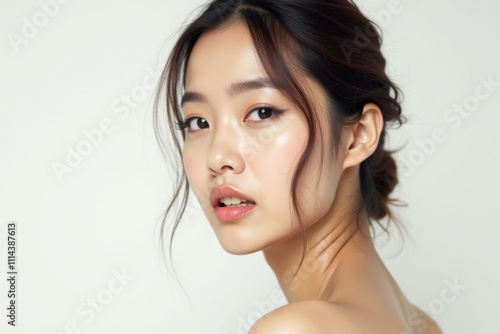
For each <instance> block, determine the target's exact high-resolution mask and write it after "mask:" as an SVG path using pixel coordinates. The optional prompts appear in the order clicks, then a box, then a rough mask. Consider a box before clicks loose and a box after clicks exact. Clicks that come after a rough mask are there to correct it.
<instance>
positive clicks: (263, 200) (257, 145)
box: [182, 23, 341, 254]
mask: <svg viewBox="0 0 500 334" xmlns="http://www.w3.org/2000/svg"><path fill="white" fill-rule="evenodd" d="M257 78H264V79H265V78H268V76H267V75H266V74H265V72H264V69H263V67H262V65H261V63H260V61H259V58H258V55H257V53H256V50H255V49H254V46H253V42H252V39H251V35H250V33H249V32H248V30H247V28H246V26H245V25H243V24H242V23H235V24H232V25H230V26H229V27H226V28H224V29H219V30H216V31H212V32H209V33H205V34H203V35H202V36H201V38H200V39H199V40H198V42H197V43H196V45H195V47H194V49H193V51H192V54H191V56H190V59H189V62H188V66H187V73H186V86H185V91H186V93H193V92H195V93H198V94H185V96H189V97H186V98H185V99H183V100H185V102H184V103H183V105H182V111H183V117H184V119H185V120H187V119H191V121H190V122H189V128H188V129H187V131H188V132H187V136H186V140H185V143H184V148H183V163H184V167H185V171H186V174H187V177H188V180H189V183H190V186H191V188H192V190H193V191H194V194H195V196H196V198H197V199H198V201H199V202H200V205H201V207H202V209H203V211H204V214H205V215H206V217H207V219H208V221H209V222H210V224H211V226H212V228H213V229H214V231H215V233H216V235H217V238H218V240H219V242H220V244H221V245H222V247H223V248H224V249H225V250H226V251H228V252H229V253H232V254H248V253H253V252H256V251H259V250H262V249H265V248H266V247H268V246H270V245H273V244H275V243H278V242H279V241H282V240H285V239H288V238H289V237H291V236H293V235H296V234H297V233H298V231H300V230H299V227H298V225H297V222H296V221H295V220H294V219H292V215H293V210H292V201H291V197H290V194H291V190H290V187H291V184H292V177H293V175H294V171H295V169H296V166H297V163H298V160H299V158H300V156H301V155H302V153H303V152H304V149H305V145H306V143H307V139H308V129H307V123H306V120H305V118H304V116H303V115H302V114H301V113H300V112H299V110H298V109H297V107H296V106H295V105H293V104H292V102H291V101H289V100H288V99H287V98H285V96H284V95H282V94H281V93H280V91H279V90H277V89H274V88H272V87H267V86H265V85H264V86H262V87H259V86H261V85H244V86H238V85H232V84H235V83H239V82H243V81H248V80H256V79H257ZM304 82H307V84H308V85H309V88H310V90H311V94H312V96H314V97H315V98H317V101H313V105H315V106H316V108H317V109H316V110H317V113H318V117H319V119H318V121H319V124H320V127H321V130H322V133H323V134H322V137H320V136H319V131H318V137H317V140H319V141H322V142H323V143H324V147H325V150H324V152H325V155H324V156H323V162H322V163H323V166H322V173H321V175H318V174H319V170H320V164H321V158H320V155H321V153H320V147H319V146H320V145H319V144H320V143H319V141H318V142H317V143H316V145H315V150H314V151H313V153H312V155H311V158H310V159H309V165H307V167H306V169H305V170H304V172H303V176H302V178H301V180H302V181H301V182H300V183H299V187H298V196H299V204H301V205H302V206H303V207H304V209H305V217H306V227H307V226H310V225H312V224H314V223H315V222H317V221H319V220H320V219H322V218H323V219H325V217H328V215H329V214H331V212H329V209H330V208H331V207H332V203H333V200H334V197H335V193H336V189H337V185H338V181H339V174H340V172H341V168H340V165H339V162H338V161H336V160H334V158H333V156H332V152H331V149H330V148H331V147H332V146H333V145H332V142H331V140H332V136H331V133H330V129H329V126H328V124H329V123H328V119H327V115H326V110H325V108H326V98H325V95H324V93H323V92H322V90H321V89H320V87H319V86H318V85H316V84H315V83H313V82H312V81H310V80H308V79H306V78H305V77H304ZM231 88H233V89H231ZM272 108H275V109H276V110H278V112H276V111H273V110H272ZM281 111H283V112H281ZM224 185H228V186H230V187H232V188H234V189H236V190H238V191H239V192H241V193H242V194H244V195H245V196H246V197H247V198H249V199H251V200H252V201H253V202H255V205H250V206H249V207H248V206H247V207H246V209H251V210H250V211H248V212H246V213H245V214H244V215H243V216H230V215H229V216H225V218H224V217H222V216H224V215H225V213H221V212H224V211H233V212H236V213H238V210H240V209H241V206H240V207H235V208H233V209H229V208H226V209H222V208H220V207H219V208H215V207H214V206H213V205H212V204H211V202H210V194H211V191H212V189H213V188H214V186H224ZM219 195H220V194H219ZM236 197H238V196H236ZM217 210H219V216H218V215H217V214H216V211H217Z"/></svg>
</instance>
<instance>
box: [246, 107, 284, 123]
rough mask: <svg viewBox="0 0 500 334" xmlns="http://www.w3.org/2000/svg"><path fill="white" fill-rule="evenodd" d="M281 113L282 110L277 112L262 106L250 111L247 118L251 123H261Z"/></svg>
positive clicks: (272, 108) (274, 109)
mask: <svg viewBox="0 0 500 334" xmlns="http://www.w3.org/2000/svg"><path fill="white" fill-rule="evenodd" d="M281 112H283V110H278V109H276V108H274V107H271V106H263V107H258V108H255V109H254V110H252V111H251V112H250V113H249V114H248V118H250V120H252V121H262V120H264V119H267V118H271V117H273V116H277V115H276V114H280V113H281Z"/></svg>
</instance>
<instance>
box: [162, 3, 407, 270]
mask: <svg viewBox="0 0 500 334" xmlns="http://www.w3.org/2000/svg"><path fill="white" fill-rule="evenodd" d="M236 20H241V21H242V22H244V23H246V25H247V27H248V29H249V31H250V33H251V36H252V39H253V42H254V44H255V48H256V50H257V53H258V55H259V57H260V60H261V62H262V64H263V66H264V69H265V71H266V72H267V74H268V75H269V78H270V79H271V81H272V82H273V84H274V85H275V86H276V87H278V89H280V91H281V92H282V93H283V94H284V95H285V96H286V97H287V98H288V99H289V100H290V101H292V102H293V103H295V105H297V106H298V108H299V110H300V111H301V112H302V113H303V114H304V116H305V118H306V120H307V126H308V129H309V140H308V142H307V145H306V148H305V150H304V153H303V155H302V157H301V159H300V160H299V162H298V165H297V169H296V171H295V174H294V177H293V182H292V186H291V199H292V203H293V209H294V211H295V213H296V215H297V217H298V218H299V224H300V227H301V232H302V236H303V237H304V236H305V229H304V227H303V224H302V222H303V219H302V216H303V214H302V208H301V207H300V206H299V205H298V199H297V194H296V190H297V186H298V183H299V178H300V176H301V173H302V171H303V170H304V168H305V167H306V165H307V161H308V159H309V157H310V154H311V152H312V150H313V147H314V145H315V142H314V138H315V136H316V131H317V130H318V129H319V127H318V124H317V121H316V117H315V116H316V114H315V112H314V110H313V108H312V106H311V104H310V101H309V99H308V97H307V95H306V94H305V91H304V87H303V86H301V84H300V83H301V82H302V81H303V80H301V79H300V76H307V77H309V78H312V79H313V80H315V81H316V82H318V83H319V84H320V85H321V87H322V88H323V89H324V91H325V93H326V96H327V98H328V101H329V110H328V112H329V118H330V125H331V126H330V127H331V130H332V134H333V138H334V141H333V143H332V148H333V152H337V150H338V148H339V146H340V144H341V141H342V139H343V138H342V136H341V129H342V127H343V126H346V125H352V124H355V123H357V122H358V121H359V120H360V118H361V114H362V110H363V106H364V105H365V104H367V103H369V102H373V103H375V104H377V105H378V106H379V108H380V109H381V111H382V113H383V118H384V128H383V130H382V133H381V136H380V140H379V144H378V147H377V149H376V150H375V152H374V153H373V154H372V155H371V156H370V157H369V158H367V159H366V160H365V161H363V162H362V163H361V165H360V184H361V201H360V202H359V203H357V206H356V208H357V209H356V211H357V217H358V219H359V214H360V212H362V210H365V212H366V214H367V216H368V219H369V222H370V226H372V223H373V222H376V223H378V224H379V225H381V226H382V228H383V229H384V230H386V227H384V226H383V225H382V224H381V223H380V221H381V220H382V219H383V218H387V220H388V221H397V218H396V217H395V215H394V214H393V213H392V212H391V210H390V208H389V204H393V205H394V204H396V203H397V202H398V201H397V200H395V199H392V198H389V194H390V193H391V192H392V191H393V189H394V187H395V186H396V184H397V182H398V177H397V167H396V163H395V161H394V159H393V158H392V156H391V153H394V151H386V150H385V149H384V141H385V128H386V125H388V124H395V123H398V125H399V126H401V125H402V124H403V123H404V122H405V121H406V119H405V118H404V117H403V116H402V115H401V105H400V101H399V99H400V95H401V92H400V90H399V88H398V87H397V86H396V85H395V84H394V83H393V82H391V80H390V79H389V78H388V76H387V74H386V72H385V65H386V61H385V58H384V56H383V55H382V53H381V43H382V40H381V36H380V32H379V30H378V27H377V26H376V25H375V24H374V23H373V22H372V21H370V20H369V19H367V18H366V17H365V16H364V15H363V14H362V13H361V11H360V10H359V9H358V7H357V6H356V5H355V4H354V3H353V2H352V1H349V0H226V1H223V0H214V1H211V2H209V3H208V4H206V5H205V7H204V8H203V10H202V13H201V14H200V15H198V17H197V18H196V19H194V20H193V21H192V22H191V23H190V24H189V25H187V27H186V28H185V29H184V30H183V31H182V33H181V35H180V37H179V38H178V40H177V42H176V43H175V45H174V47H173V50H172V52H171V54H170V56H169V58H168V61H167V64H166V66H165V68H164V70H163V73H162V75H161V78H160V83H159V89H158V92H157V95H156V100H155V114H154V116H153V121H154V125H155V133H156V136H157V139H158V141H159V142H160V145H161V147H162V150H163V152H164V154H165V155H166V156H168V152H167V145H168V144H170V145H173V148H174V150H175V151H176V154H177V156H178V157H181V155H182V150H181V144H180V143H181V140H184V139H185V133H184V132H181V136H182V138H179V137H178V134H177V133H178V131H177V130H176V129H175V124H176V123H180V122H181V121H182V114H181V112H180V107H179V96H180V94H179V90H182V88H183V87H184V84H185V73H186V66H187V62H188V59H189V56H190V54H191V51H192V50H193V47H194V45H195V43H196V42H197V40H198V39H199V37H200V36H201V35H202V34H203V33H205V32H208V31H210V30H214V29H216V28H220V27H222V26H224V25H228V24H230V23H232V22H235V21H236ZM162 106H166V109H167V110H166V113H165V112H164V111H163V110H162V109H161V108H160V107H162ZM164 115H166V120H164V121H166V123H167V125H168V128H169V130H170V134H171V138H170V139H171V141H169V142H168V141H166V140H165V138H164V132H165V131H164V130H163V127H162V126H161V122H162V119H163V118H162V117H163V116H164ZM322 149H323V148H322ZM171 163H174V164H175V162H173V161H171ZM174 169H175V167H174ZM176 177H177V179H176V183H175V189H174V193H173V196H172V198H171V200H170V202H169V204H168V206H167V208H166V211H165V214H164V216H163V220H162V225H161V230H160V233H161V241H160V244H161V245H162V249H163V235H164V230H165V224H166V221H167V217H168V215H169V213H170V212H171V211H173V210H174V204H175V203H177V201H179V200H180V201H181V203H180V208H178V211H177V215H176V217H175V219H174V224H173V226H172V233H171V236H170V247H169V250H170V259H172V242H173V236H174V233H175V230H176V229H177V226H178V224H179V221H180V220H181V218H182V216H183V214H184V211H185V209H186V204H187V201H188V195H189V184H188V180H187V177H186V174H185V172H184V170H182V171H181V172H179V168H177V174H176ZM372 227H373V226H372ZM386 231H387V230H386ZM303 240H304V245H303V246H304V249H306V244H305V237H304V238H303ZM303 259H304V254H302V260H301V262H300V263H301V265H302V262H303ZM299 268H300V265H299Z"/></svg>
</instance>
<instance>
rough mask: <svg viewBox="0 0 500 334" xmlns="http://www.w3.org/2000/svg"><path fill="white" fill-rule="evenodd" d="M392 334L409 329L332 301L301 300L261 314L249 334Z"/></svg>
mask: <svg viewBox="0 0 500 334" xmlns="http://www.w3.org/2000/svg"><path fill="white" fill-rule="evenodd" d="M269 333H273V334H325V333H331V334H335V333H342V334H357V333H363V334H365V333H374V334H375V333H381V334H382V333H383V334H387V333H394V334H409V333H413V330H412V329H410V328H408V326H407V325H405V324H404V322H402V321H401V322H398V321H394V323H391V322H390V321H389V322H388V321H381V319H379V318H377V317H374V316H373V315H371V314H369V313H368V312H363V311H361V310H357V309H353V308H351V307H348V306H345V305H341V304H338V303H334V302H329V301H322V300H304V301H300V302H295V303H291V304H287V305H284V306H282V307H280V308H277V309H275V310H274V311H272V312H270V313H268V314H266V315H264V316H263V317H262V318H260V319H259V320H258V321H257V322H256V323H255V324H254V325H253V327H252V328H251V330H250V332H249V334H269Z"/></svg>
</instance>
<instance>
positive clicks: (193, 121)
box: [176, 117, 208, 132]
mask: <svg viewBox="0 0 500 334" xmlns="http://www.w3.org/2000/svg"><path fill="white" fill-rule="evenodd" d="M176 124H177V127H178V128H179V130H184V129H188V132H195V131H199V130H202V129H206V128H208V122H207V120H206V119H204V118H201V117H190V118H188V119H186V120H185V121H182V122H180V123H177V122H176Z"/></svg>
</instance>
